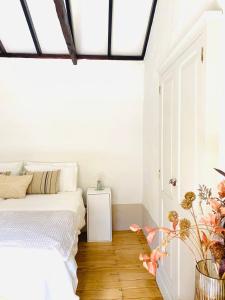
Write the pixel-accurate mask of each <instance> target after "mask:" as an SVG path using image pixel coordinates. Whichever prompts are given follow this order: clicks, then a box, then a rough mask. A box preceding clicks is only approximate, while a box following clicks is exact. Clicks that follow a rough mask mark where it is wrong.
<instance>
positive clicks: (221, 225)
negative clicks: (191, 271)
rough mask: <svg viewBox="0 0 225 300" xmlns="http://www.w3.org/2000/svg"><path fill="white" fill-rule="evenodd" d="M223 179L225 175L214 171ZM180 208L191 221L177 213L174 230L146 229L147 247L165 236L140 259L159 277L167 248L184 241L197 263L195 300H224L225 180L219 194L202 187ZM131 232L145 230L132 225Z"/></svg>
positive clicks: (171, 217)
mask: <svg viewBox="0 0 225 300" xmlns="http://www.w3.org/2000/svg"><path fill="white" fill-rule="evenodd" d="M215 170H216V171H217V172H219V173H220V174H221V175H223V176H225V173H224V172H223V171H221V170H218V169H215ZM181 207H182V208H183V209H184V210H186V211H188V212H189V214H190V219H188V218H182V217H181V216H179V214H178V213H177V212H176V211H170V212H169V213H168V220H169V221H170V222H171V228H166V227H158V228H151V227H149V226H146V227H144V229H143V230H144V231H145V232H146V235H147V241H148V244H149V245H151V243H152V241H153V239H154V238H155V235H156V233H157V232H163V238H162V240H161V242H160V244H159V245H158V246H157V247H156V248H155V249H152V251H151V253H150V254H143V253H141V254H140V256H139V259H140V260H141V261H142V262H143V266H144V267H145V268H146V269H147V270H148V272H149V273H151V274H153V275H154V276H155V275H156V271H157V268H158V266H159V264H158V263H159V261H160V259H162V258H163V257H165V256H167V255H168V254H167V251H166V249H167V246H168V244H169V243H170V242H171V241H172V240H173V239H179V240H181V241H182V242H183V243H184V244H185V245H186V246H187V247H188V249H189V250H190V252H191V253H192V255H193V256H194V258H195V262H196V277H195V278H196V279H195V299H196V300H205V299H207V300H224V299H225V180H223V181H222V182H220V183H219V185H218V193H217V195H215V196H213V195H212V191H211V189H209V188H207V187H206V186H205V185H201V186H199V189H198V196H196V194H195V193H194V192H187V193H186V194H185V196H184V199H183V200H182V202H181ZM130 229H131V230H132V231H134V232H137V233H139V232H140V231H142V228H141V227H140V226H139V225H137V224H133V225H131V226H130Z"/></svg>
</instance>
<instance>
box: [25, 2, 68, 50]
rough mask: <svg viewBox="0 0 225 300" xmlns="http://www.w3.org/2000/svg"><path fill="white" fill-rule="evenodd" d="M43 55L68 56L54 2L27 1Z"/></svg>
mask: <svg viewBox="0 0 225 300" xmlns="http://www.w3.org/2000/svg"><path fill="white" fill-rule="evenodd" d="M27 4H28V7H29V10H30V14H31V17H32V20H33V23H34V28H35V30H36V33H37V37H38V40H39V43H40V46H41V50H42V52H43V53H51V54H58V53H60V54H68V48H67V45H66V42H65V39H64V36H63V33H62V29H61V26H60V23H59V19H58V16H57V13H56V9H55V4H54V1H53V0H27Z"/></svg>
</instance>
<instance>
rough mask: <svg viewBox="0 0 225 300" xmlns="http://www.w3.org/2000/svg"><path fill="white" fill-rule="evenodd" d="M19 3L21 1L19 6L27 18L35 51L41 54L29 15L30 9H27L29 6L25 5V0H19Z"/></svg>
mask: <svg viewBox="0 0 225 300" xmlns="http://www.w3.org/2000/svg"><path fill="white" fill-rule="evenodd" d="M20 3H21V6H22V8H23V12H24V15H25V18H26V20H27V25H28V27H29V30H30V34H31V36H32V39H33V42H34V46H35V48H36V51H37V53H38V54H39V55H41V54H42V51H41V46H40V44H39V41H38V37H37V33H36V30H35V28H34V23H33V21H32V17H31V14H30V11H29V7H28V5H27V1H26V0H20Z"/></svg>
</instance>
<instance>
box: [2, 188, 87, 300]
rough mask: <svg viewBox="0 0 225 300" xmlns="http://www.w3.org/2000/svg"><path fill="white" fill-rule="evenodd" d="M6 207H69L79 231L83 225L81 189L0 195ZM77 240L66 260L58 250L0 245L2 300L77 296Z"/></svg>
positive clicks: (72, 299) (55, 299) (59, 299)
mask: <svg viewBox="0 0 225 300" xmlns="http://www.w3.org/2000/svg"><path fill="white" fill-rule="evenodd" d="M0 210H3V211H6V210H8V211H37V210H38V211H42V210H43V211H46V210H47V211H48V210H52V211H54V210H69V211H72V212H74V213H75V214H76V216H77V218H79V221H78V222H77V228H76V235H77V238H78V234H79V233H80V229H81V228H82V227H83V226H84V223H85V222H84V215H85V208H84V204H83V199H82V190H81V189H78V190H77V191H76V192H63V193H59V194H56V195H27V196H26V198H24V199H7V200H3V199H0ZM76 252H77V244H76V245H75V246H74V250H73V253H72V255H71V257H70V258H69V259H68V261H67V262H64V261H63V258H62V257H61V255H60V254H59V253H58V252H57V251H56V250H49V249H48V250H47V249H46V250H45V249H19V248H7V247H4V248H0V299H1V300H3V299H4V300H78V299H79V297H78V296H76V295H75V292H74V291H75V290H76V286H77V276H76V269H77V266H76V262H75V259H74V255H75V254H76Z"/></svg>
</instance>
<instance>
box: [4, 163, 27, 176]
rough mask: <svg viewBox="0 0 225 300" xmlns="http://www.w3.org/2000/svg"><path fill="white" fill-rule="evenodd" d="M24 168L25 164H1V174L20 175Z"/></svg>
mask: <svg viewBox="0 0 225 300" xmlns="http://www.w3.org/2000/svg"><path fill="white" fill-rule="evenodd" d="M22 168H23V162H21V161H18V162H0V172H7V171H10V172H11V174H12V175H19V174H20V173H21V171H22Z"/></svg>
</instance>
